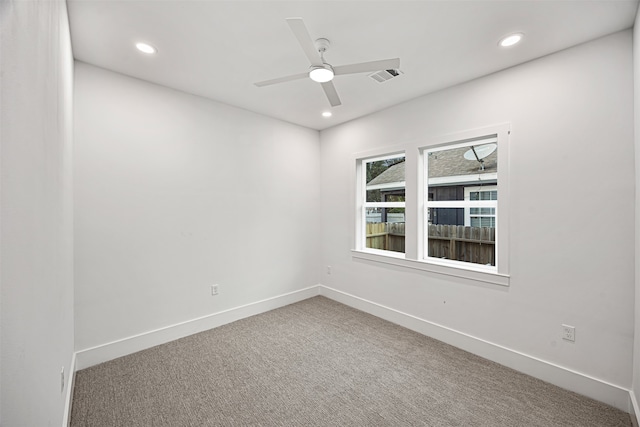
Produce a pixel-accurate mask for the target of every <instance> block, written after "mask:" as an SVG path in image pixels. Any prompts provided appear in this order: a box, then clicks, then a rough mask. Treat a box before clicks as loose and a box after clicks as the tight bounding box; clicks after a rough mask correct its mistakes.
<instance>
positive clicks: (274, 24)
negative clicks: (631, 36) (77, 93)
mask: <svg viewBox="0 0 640 427" xmlns="http://www.w3.org/2000/svg"><path fill="white" fill-rule="evenodd" d="M637 4H638V1H637V0H604V1H590V0H571V1H569V0H561V1H557V0H556V1H552V0H546V1H545V0H535V1H524V0H491V1H484V0H473V1H454V0H449V1H446V0H440V1H434V0H430V1H419V0H414V1H397V0H387V1H335V0H334V1H266V0H265V1H243V0H235V1H218V0H208V1H207V0H200V1H187V0H142V1H133V0H68V7H69V17H70V24H71V38H72V44H73V53H74V57H75V58H76V59H77V60H80V61H83V62H87V63H90V64H93V65H97V66H99V67H103V68H106V69H109V70H113V71H116V72H120V73H123V74H126V75H129V76H133V77H137V78H140V79H143V80H147V81H150V82H154V83H158V84H161V85H164V86H168V87H171V88H175V89H179V90H182V91H185V92H188V93H192V94H197V95H201V96H204V97H207V98H210V99H214V100H216V101H220V102H224V103H226V104H230V105H233V106H236V107H240V108H244V109H247V110H251V111H254V112H257V113H261V114H264V115H267V116H271V117H275V118H278V119H282V120H285V121H288V122H291V123H296V124H299V125H302V126H306V127H309V128H313V129H324V128H327V127H330V126H334V125H336V124H339V123H343V122H346V121H348V120H352V119H354V118H357V117H361V116H363V115H366V114H369V113H372V112H374V111H378V110H381V109H383V108H386V107H389V106H392V105H394V104H398V103H400V102H403V101H406V100H409V99H411V98H415V97H418V96H420V95H424V94H426V93H430V92H433V91H436V90H439V89H442V88H445V87H448V86H452V85H455V84H458V83H461V82H464V81H468V80H471V79H474V78H477V77H480V76H483V75H486V74H489V73H492V72H495V71H498V70H502V69H505V68H507V67H511V66H513V65H516V64H519V63H522V62H525V61H529V60H531V59H534V58H538V57H540V56H543V55H547V54H549V53H552V52H555V51H558V50H561V49H564V48H567V47H570V46H573V45H576V44H579V43H582V42H585V41H588V40H592V39H594V38H598V37H601V36H604V35H607V34H611V33H613V32H616V31H620V30H623V29H626V28H630V27H631V26H633V21H634V17H635V13H636V8H637ZM288 17H302V18H303V19H304V21H305V23H306V26H307V28H308V29H309V32H310V33H311V36H312V38H313V39H316V38H320V37H324V38H328V39H329V40H330V41H331V48H330V50H329V51H328V52H327V53H326V55H325V59H326V61H327V62H328V63H330V64H332V65H334V66H336V65H343V64H351V63H356V62H364V61H372V60H377V59H386V58H395V57H399V58H400V69H401V70H402V71H403V72H404V74H403V75H401V76H400V77H398V78H395V79H392V80H389V81H387V82H385V83H378V82H376V81H374V80H373V79H372V78H370V77H368V75H367V74H356V75H344V76H336V78H335V79H334V84H335V87H336V89H337V91H338V94H339V95H340V98H341V99H342V105H341V106H339V107H334V108H331V107H330V106H329V103H328V101H327V99H326V97H325V95H324V93H323V91H322V89H321V87H320V86H319V84H318V83H315V82H313V81H311V80H309V79H302V80H297V81H292V82H287V83H282V84H278V85H274V86H267V87H261V88H258V87H256V86H255V85H254V83H255V82H258V81H262V80H268V79H272V78H276V77H281V76H286V75H290V74H296V73H302V72H305V71H306V70H307V69H308V67H309V63H308V60H307V58H306V56H305V54H304V52H303V51H302V48H301V47H300V45H299V44H298V41H297V40H296V38H295V37H294V35H293V33H292V32H291V30H290V29H289V26H288V25H287V23H286V21H285V18H288ZM512 32H523V33H525V39H524V41H523V42H522V43H520V44H519V45H517V46H514V47H511V48H507V49H505V48H500V47H498V40H499V39H500V38H501V37H502V36H504V35H506V34H509V33H512ZM138 41H146V42H148V43H150V44H152V45H154V46H155V47H156V48H157V49H158V53H157V54H156V55H154V56H149V55H144V54H141V53H140V52H138V51H137V50H136V49H135V48H134V44H135V42H138ZM323 111H332V112H333V117H331V118H328V119H327V118H323V117H322V116H321V113H322V112H323Z"/></svg>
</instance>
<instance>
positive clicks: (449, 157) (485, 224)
mask: <svg viewBox="0 0 640 427" xmlns="http://www.w3.org/2000/svg"><path fill="white" fill-rule="evenodd" d="M496 142H497V139H496V138H495V137H494V138H483V139H481V140H476V141H472V142H467V143H456V144H451V145H449V146H444V147H438V148H434V149H426V150H424V156H425V170H426V174H425V177H426V181H427V182H426V185H425V188H426V191H425V196H426V197H425V208H426V212H425V215H424V217H425V222H426V226H425V231H426V233H425V239H424V240H425V242H426V244H425V246H426V247H425V258H426V259H429V258H431V259H434V258H437V259H445V260H451V261H457V262H465V263H473V264H482V265H486V266H495V265H496V223H497V218H498V215H497V206H498V205H497V200H498V187H497V181H498V150H497V144H496Z"/></svg>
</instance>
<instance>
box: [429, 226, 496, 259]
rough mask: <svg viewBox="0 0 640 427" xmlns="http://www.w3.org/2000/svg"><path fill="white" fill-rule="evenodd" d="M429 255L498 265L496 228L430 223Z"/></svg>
mask: <svg viewBox="0 0 640 427" xmlns="http://www.w3.org/2000/svg"><path fill="white" fill-rule="evenodd" d="M429 256H431V257H435V258H446V259H453V260H457V261H465V262H472V263H475V264H484V265H496V229H495V228H489V227H466V226H464V225H443V224H438V225H433V224H432V225H429Z"/></svg>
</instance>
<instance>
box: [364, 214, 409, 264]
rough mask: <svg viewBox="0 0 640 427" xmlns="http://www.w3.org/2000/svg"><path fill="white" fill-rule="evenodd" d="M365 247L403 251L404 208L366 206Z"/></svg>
mask: <svg viewBox="0 0 640 427" xmlns="http://www.w3.org/2000/svg"><path fill="white" fill-rule="evenodd" d="M366 213H367V223H366V236H367V237H366V239H367V243H366V247H367V248H371V249H380V250H385V251H393V252H402V253H404V221H405V216H404V213H405V210H404V208H367V210H366Z"/></svg>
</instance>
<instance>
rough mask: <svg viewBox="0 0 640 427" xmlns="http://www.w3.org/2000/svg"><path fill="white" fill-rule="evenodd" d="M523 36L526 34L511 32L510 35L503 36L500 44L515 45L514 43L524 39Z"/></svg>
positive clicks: (503, 45)
mask: <svg viewBox="0 0 640 427" xmlns="http://www.w3.org/2000/svg"><path fill="white" fill-rule="evenodd" d="M522 37H524V34H522V33H514V34H509V35H508V36H505V37H503V38H502V39H501V40H500V42H499V43H498V44H499V45H500V46H502V47H509V46H513V45H514V44H517V43H519V42H520V41H521V40H522Z"/></svg>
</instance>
